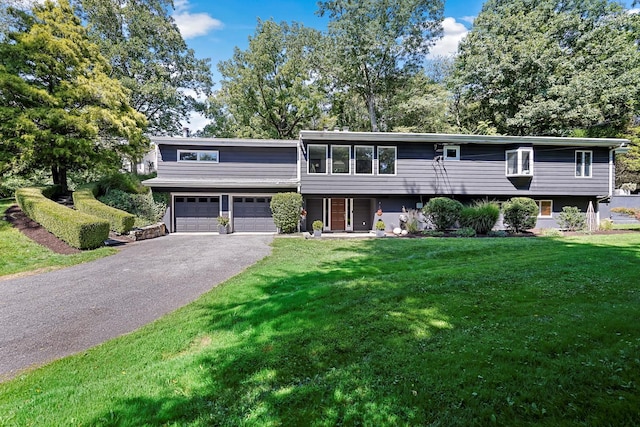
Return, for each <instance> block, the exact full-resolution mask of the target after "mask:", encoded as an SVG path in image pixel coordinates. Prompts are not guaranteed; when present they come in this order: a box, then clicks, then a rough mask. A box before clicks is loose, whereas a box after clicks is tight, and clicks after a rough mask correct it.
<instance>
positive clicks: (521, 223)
mask: <svg viewBox="0 0 640 427" xmlns="http://www.w3.org/2000/svg"><path fill="white" fill-rule="evenodd" d="M502 215H503V221H504V223H505V225H506V226H507V227H509V229H510V230H512V231H513V232H515V233H520V232H522V231H524V230H529V229H531V228H534V227H535V226H536V222H537V221H538V204H537V203H536V202H535V200H533V199H530V198H529V197H513V198H512V199H510V200H509V201H508V202H506V203H505V204H504V205H503V206H502Z"/></svg>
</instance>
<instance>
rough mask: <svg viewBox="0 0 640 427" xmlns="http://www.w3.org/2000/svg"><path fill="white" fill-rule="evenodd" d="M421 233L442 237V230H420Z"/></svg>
mask: <svg viewBox="0 0 640 427" xmlns="http://www.w3.org/2000/svg"><path fill="white" fill-rule="evenodd" d="M422 234H424V235H425V236H428V237H444V232H443V231H436V230H422Z"/></svg>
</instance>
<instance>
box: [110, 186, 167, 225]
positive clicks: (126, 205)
mask: <svg viewBox="0 0 640 427" xmlns="http://www.w3.org/2000/svg"><path fill="white" fill-rule="evenodd" d="M98 200H100V201H101V202H102V203H104V204H105V205H108V206H111V207H113V208H116V209H120V210H123V211H125V212H129V213H130V214H133V215H135V216H136V217H138V218H140V219H141V220H142V221H141V222H139V223H137V224H136V225H139V226H140V225H148V224H153V223H156V222H158V221H161V220H162V217H163V216H164V214H165V211H166V210H167V205H166V204H164V203H163V202H156V201H155V200H154V199H153V196H152V194H151V193H146V194H131V193H126V192H124V191H122V190H116V189H114V190H110V191H109V192H108V193H107V194H105V195H104V196H100V197H98Z"/></svg>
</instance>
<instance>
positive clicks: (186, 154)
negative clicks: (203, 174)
mask: <svg viewBox="0 0 640 427" xmlns="http://www.w3.org/2000/svg"><path fill="white" fill-rule="evenodd" d="M178 161H179V162H210V163H218V152H217V151H195V150H194V151H191V150H178Z"/></svg>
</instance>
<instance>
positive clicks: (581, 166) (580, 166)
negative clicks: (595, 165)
mask: <svg viewBox="0 0 640 427" xmlns="http://www.w3.org/2000/svg"><path fill="white" fill-rule="evenodd" d="M592 161H593V152H592V151H576V177H577V178H591V162H592Z"/></svg>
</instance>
